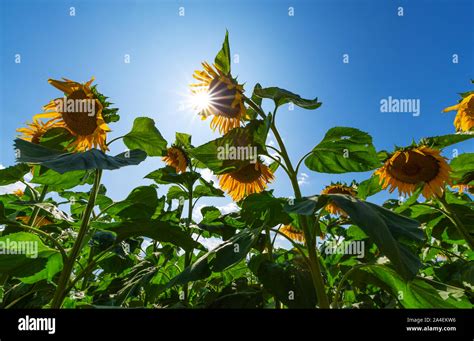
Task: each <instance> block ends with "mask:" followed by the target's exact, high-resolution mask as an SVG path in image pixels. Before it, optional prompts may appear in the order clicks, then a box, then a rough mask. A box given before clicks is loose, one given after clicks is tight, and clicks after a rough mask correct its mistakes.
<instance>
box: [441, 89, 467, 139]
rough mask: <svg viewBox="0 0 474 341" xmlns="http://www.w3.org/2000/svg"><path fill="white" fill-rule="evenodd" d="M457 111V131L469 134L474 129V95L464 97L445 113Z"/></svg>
mask: <svg viewBox="0 0 474 341" xmlns="http://www.w3.org/2000/svg"><path fill="white" fill-rule="evenodd" d="M453 110H457V114H456V117H455V118H454V126H455V127H456V130H458V131H462V132H468V131H470V130H471V129H472V127H474V93H472V94H470V95H468V96H466V97H464V98H463V99H462V100H461V102H459V103H458V104H456V105H453V106H451V107H447V108H445V109H444V110H443V112H448V111H453Z"/></svg>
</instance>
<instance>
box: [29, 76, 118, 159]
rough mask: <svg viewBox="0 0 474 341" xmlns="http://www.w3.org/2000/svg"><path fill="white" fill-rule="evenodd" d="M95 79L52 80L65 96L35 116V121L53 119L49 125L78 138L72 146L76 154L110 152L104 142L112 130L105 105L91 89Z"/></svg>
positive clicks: (51, 82)
mask: <svg viewBox="0 0 474 341" xmlns="http://www.w3.org/2000/svg"><path fill="white" fill-rule="evenodd" d="M93 80H94V78H92V79H91V80H90V81H88V82H86V83H84V84H81V83H78V82H74V81H71V80H68V79H64V81H59V80H54V79H49V80H48V82H49V83H50V84H51V85H52V86H54V87H55V88H57V89H59V90H61V91H62V92H64V95H65V96H64V97H63V98H56V99H54V100H52V101H50V102H49V103H48V104H47V105H45V106H44V107H43V110H45V111H46V112H45V113H42V114H38V115H36V116H35V117H34V119H35V120H37V119H41V118H47V119H50V121H48V122H51V124H52V123H54V124H55V126H56V127H61V128H65V129H67V130H68V131H69V132H70V133H71V134H72V135H73V136H74V137H75V139H74V141H73V142H71V144H70V145H69V147H70V148H71V149H72V150H73V151H76V152H82V151H85V150H89V149H92V148H96V147H99V148H100V149H101V150H102V151H106V150H108V148H107V145H106V142H105V141H106V138H107V132H109V131H110V128H109V127H108V125H107V123H106V122H105V121H104V118H103V116H102V111H103V105H102V103H101V101H99V100H98V99H97V98H96V95H95V94H94V91H93V89H92V88H91V84H92V82H93Z"/></svg>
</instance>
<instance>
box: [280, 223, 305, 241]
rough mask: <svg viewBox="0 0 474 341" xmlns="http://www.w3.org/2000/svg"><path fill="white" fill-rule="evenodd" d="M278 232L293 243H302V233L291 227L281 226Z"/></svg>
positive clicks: (303, 239)
mask: <svg viewBox="0 0 474 341" xmlns="http://www.w3.org/2000/svg"><path fill="white" fill-rule="evenodd" d="M280 232H281V233H283V234H284V235H285V236H287V237H288V238H290V239H291V240H293V241H296V242H300V243H304V242H305V238H304V233H303V231H301V230H298V229H297V228H295V227H294V226H292V225H283V226H282V227H281V228H280Z"/></svg>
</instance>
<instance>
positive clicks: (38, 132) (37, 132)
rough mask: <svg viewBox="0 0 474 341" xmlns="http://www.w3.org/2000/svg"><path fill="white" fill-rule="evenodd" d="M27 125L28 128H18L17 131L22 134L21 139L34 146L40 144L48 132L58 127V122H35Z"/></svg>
mask: <svg viewBox="0 0 474 341" xmlns="http://www.w3.org/2000/svg"><path fill="white" fill-rule="evenodd" d="M26 125H27V127H25V128H18V129H17V130H16V131H17V132H19V133H22V135H21V136H20V138H21V139H23V140H25V141H29V142H31V143H34V144H38V143H39V142H40V139H41V137H43V135H44V134H46V132H47V131H48V130H50V129H52V128H56V127H57V125H56V122H53V121H48V122H46V123H44V122H42V121H39V120H33V122H32V123H27V124H26Z"/></svg>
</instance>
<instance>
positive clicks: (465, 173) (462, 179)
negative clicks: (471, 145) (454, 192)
mask: <svg viewBox="0 0 474 341" xmlns="http://www.w3.org/2000/svg"><path fill="white" fill-rule="evenodd" d="M449 165H450V166H451V171H452V172H451V178H452V179H453V180H454V183H455V184H465V185H468V184H470V185H474V153H465V154H461V155H459V156H457V157H455V158H454V159H453V160H452V161H451V163H450V164H449Z"/></svg>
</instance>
